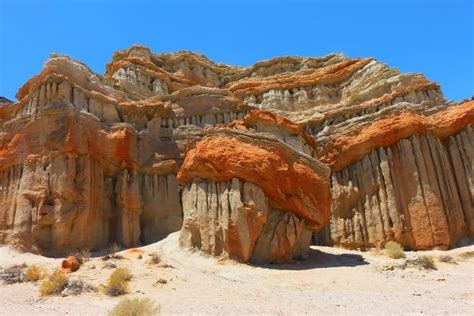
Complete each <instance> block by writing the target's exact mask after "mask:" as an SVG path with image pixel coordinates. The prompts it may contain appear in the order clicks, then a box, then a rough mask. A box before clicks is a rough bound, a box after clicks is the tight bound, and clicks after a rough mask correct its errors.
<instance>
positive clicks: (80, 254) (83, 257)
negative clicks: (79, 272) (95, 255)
mask: <svg viewBox="0 0 474 316" xmlns="http://www.w3.org/2000/svg"><path fill="white" fill-rule="evenodd" d="M69 256H72V257H76V258H77V260H79V262H80V263H81V264H83V263H84V262H87V261H89V260H90V259H91V252H90V250H89V249H87V248H84V249H81V250H76V251H74V252H72V253H70V254H69Z"/></svg>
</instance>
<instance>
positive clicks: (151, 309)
mask: <svg viewBox="0 0 474 316" xmlns="http://www.w3.org/2000/svg"><path fill="white" fill-rule="evenodd" d="M160 309H161V308H160V306H159V305H157V304H155V303H154V302H153V301H151V300H150V299H148V298H142V299H139V298H133V299H129V298H127V299H124V300H122V301H121V302H120V303H118V304H117V305H116V306H115V307H114V308H113V309H112V310H111V311H110V312H109V316H153V315H158V314H159V313H160Z"/></svg>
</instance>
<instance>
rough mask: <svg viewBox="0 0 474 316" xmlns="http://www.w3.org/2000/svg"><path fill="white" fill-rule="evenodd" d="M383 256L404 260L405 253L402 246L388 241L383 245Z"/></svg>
mask: <svg viewBox="0 0 474 316" xmlns="http://www.w3.org/2000/svg"><path fill="white" fill-rule="evenodd" d="M385 254H386V255H387V256H389V257H390V258H393V259H400V258H405V253H404V252H403V246H402V245H400V244H399V243H396V242H394V241H389V242H388V243H387V244H386V245H385Z"/></svg>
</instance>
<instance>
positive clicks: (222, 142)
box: [177, 129, 331, 228]
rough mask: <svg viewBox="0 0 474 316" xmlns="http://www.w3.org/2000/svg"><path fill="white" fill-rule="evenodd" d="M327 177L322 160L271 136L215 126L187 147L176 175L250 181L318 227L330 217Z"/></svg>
mask: <svg viewBox="0 0 474 316" xmlns="http://www.w3.org/2000/svg"><path fill="white" fill-rule="evenodd" d="M328 177H329V169H328V168H327V167H325V166H324V165H323V164H321V163H319V162H318V161H316V160H315V159H313V158H311V157H309V156H306V155H303V154H300V153H298V152H297V151H295V150H292V149H291V147H289V146H287V145H285V144H283V143H281V142H279V141H277V140H275V139H271V138H266V137H264V136H261V135H251V134H249V133H244V132H237V131H234V130H229V129H218V130H216V131H211V132H209V134H208V135H207V136H205V137H204V138H203V139H202V140H201V141H199V142H198V143H197V144H196V145H195V146H194V147H193V148H191V149H189V150H188V151H187V153H186V156H185V159H184V162H183V165H182V166H181V169H180V170H179V172H178V176H177V179H178V181H180V182H183V183H185V182H192V181H193V180H195V179H203V180H211V181H228V180H231V179H233V178H238V179H241V180H243V181H246V182H251V183H254V184H256V185H258V186H259V187H260V188H262V190H263V191H264V192H265V195H266V196H267V198H268V200H269V204H270V205H271V206H272V207H275V208H277V209H280V210H285V211H289V212H292V213H294V214H295V215H298V216H300V217H302V218H304V219H305V220H306V221H307V223H308V225H310V226H312V227H315V228H321V227H322V226H324V225H325V224H326V223H327V221H328V219H329V209H330V204H331V195H330V192H329V181H328ZM315 184H317V185H315Z"/></svg>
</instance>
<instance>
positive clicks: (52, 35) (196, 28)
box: [0, 0, 474, 100]
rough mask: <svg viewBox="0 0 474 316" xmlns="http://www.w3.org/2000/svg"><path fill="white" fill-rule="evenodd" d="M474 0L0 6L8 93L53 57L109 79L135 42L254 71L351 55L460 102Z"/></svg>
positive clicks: (469, 77)
mask: <svg viewBox="0 0 474 316" xmlns="http://www.w3.org/2000/svg"><path fill="white" fill-rule="evenodd" d="M473 3H474V1H471V0H464V1H462V0H432V1H427V0H424V1H423V0H418V1H417V0H413V1H403V0H400V1H348V0H346V1H298V0H296V1H276V0H275V1H270V0H268V1H257V0H254V1H203V0H201V1H171V0H169V1H151V0H150V1H146V0H142V1H140V0H136V1H132V0H129V1H120V0H116V1H108V0H102V1H101V0H95V1H92V0H82V1H74V0H72V1H60V0H56V1H54V0H51V1H46V0H43V1H42V0H37V1H34V0H29V1H28V0H0V95H3V96H5V97H7V98H10V99H14V95H15V94H16V92H17V91H18V88H19V87H20V86H21V85H22V84H23V83H24V82H25V81H26V80H28V79H29V78H31V77H32V76H33V75H35V74H36V73H38V72H39V71H40V70H41V68H42V66H43V63H44V61H46V60H47V59H48V56H49V53H51V52H56V53H65V54H67V55H69V56H71V57H72V58H75V59H78V60H81V61H82V62H84V63H86V64H87V65H89V66H90V67H91V68H92V69H93V70H94V71H95V72H99V73H104V70H105V64H106V63H107V62H108V61H109V60H110V59H111V56H112V52H113V51H115V50H118V49H123V48H127V47H129V46H130V45H132V44H134V43H139V44H143V45H146V46H149V47H150V48H151V49H152V50H153V51H155V52H170V51H176V50H193V51H197V52H200V53H203V54H205V55H206V56H207V57H209V58H211V59H213V60H215V61H217V62H222V63H228V64H234V65H250V64H253V63H255V62H256V61H258V60H262V59H268V58H271V57H275V56H282V55H300V56H322V55H326V54H329V53H331V52H342V53H344V54H346V55H348V56H350V57H365V56H372V57H375V58H377V59H378V60H380V61H382V62H384V63H387V64H388V65H389V66H391V67H397V68H399V69H400V70H401V71H402V72H421V73H423V74H425V75H426V76H427V77H428V78H429V79H431V80H434V81H437V82H438V83H440V84H441V86H442V90H443V92H444V94H445V95H446V97H447V98H448V99H451V100H461V99H464V98H470V97H471V95H473V94H474V50H473V46H474V44H473V42H474V5H473Z"/></svg>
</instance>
